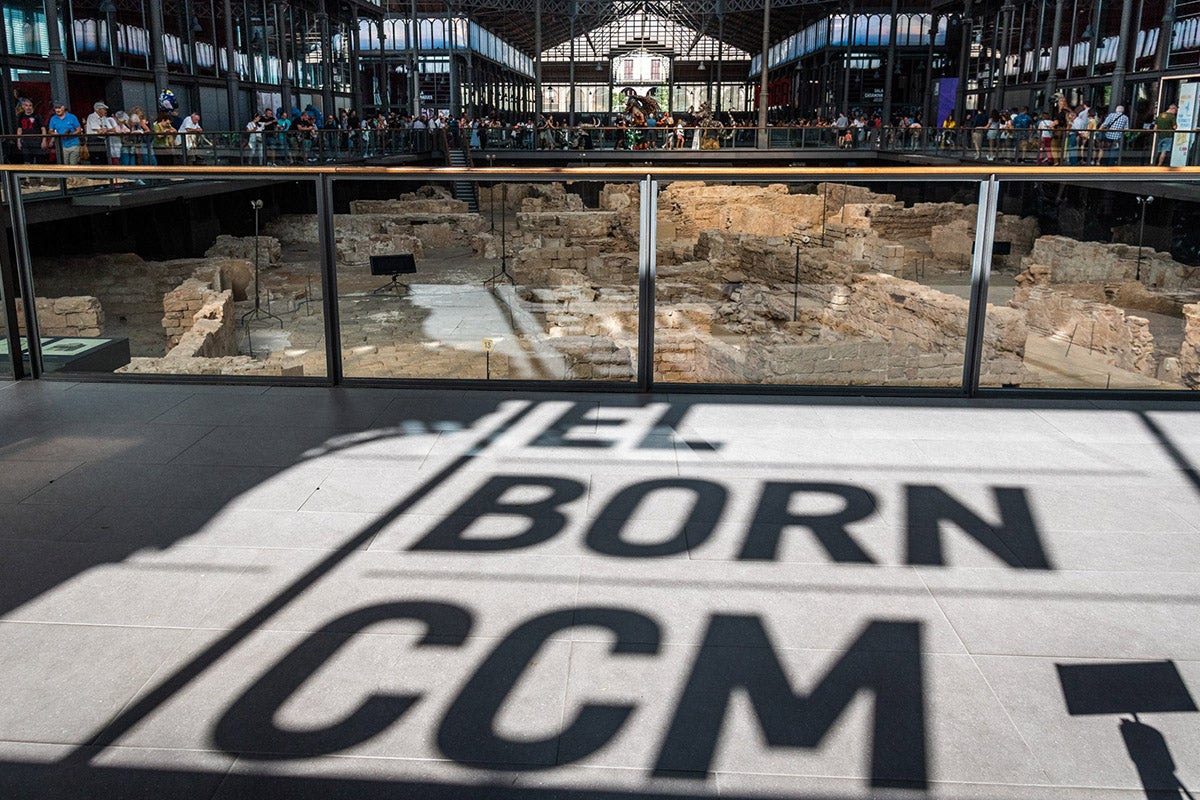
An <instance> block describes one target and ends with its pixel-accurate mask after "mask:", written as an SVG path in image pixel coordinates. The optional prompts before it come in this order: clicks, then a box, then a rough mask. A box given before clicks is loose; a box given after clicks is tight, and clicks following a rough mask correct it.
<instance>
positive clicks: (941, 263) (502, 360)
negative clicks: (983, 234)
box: [32, 181, 1200, 389]
mask: <svg viewBox="0 0 1200 800" xmlns="http://www.w3.org/2000/svg"><path fill="white" fill-rule="evenodd" d="M963 186H964V190H963V191H961V192H957V193H955V192H953V191H948V192H947V193H945V194H944V195H942V196H939V197H938V199H937V200H936V201H928V202H913V201H911V200H908V199H902V198H899V197H898V196H897V195H896V194H889V193H885V192H882V191H877V190H875V189H872V188H870V187H869V186H863V185H852V184H846V183H808V184H799V183H797V184H791V185H781V184H773V185H741V184H739V185H713V184H705V183H700V182H689V181H677V182H669V183H668V182H664V183H663V184H662V188H661V191H660V195H659V197H658V213H657V254H656V256H657V276H656V295H655V298H654V303H655V308H654V326H655V335H654V354H653V365H654V378H655V380H656V381H661V382H667V383H713V384H795V385H812V386H926V387H954V386H958V385H960V384H961V382H962V380H963V364H964V350H965V347H966V341H967V328H968V321H969V320H968V310H969V295H970V284H971V260H972V252H973V248H974V246H975V241H976V240H975V224H976V218H977V212H978V209H977V207H976V206H975V205H974V204H973V203H974V198H975V195H976V192H975V188H974V184H970V185H967V184H964V185H963ZM387 188H388V189H389V190H391V191H386V192H383V194H385V195H387V196H384V197H379V196H374V195H372V196H370V197H353V196H347V199H346V200H345V202H343V203H340V204H339V206H338V207H337V208H335V214H334V220H333V223H334V226H333V229H334V232H335V237H334V238H335V241H334V254H335V260H336V263H335V276H334V277H335V279H336V291H337V297H336V300H337V310H338V323H339V332H340V342H339V347H340V351H341V354H342V359H343V367H344V373H345V375H346V376H348V377H363V378H451V379H492V380H577V381H610V382H630V381H634V380H635V379H636V376H637V363H638V358H637V349H638V341H639V337H638V325H639V308H638V304H639V296H638V291H639V281H638V272H639V271H638V258H639V257H638V245H639V235H640V231H639V187H638V184H637V183H607V184H603V185H601V184H596V183H584V182H581V183H577V184H563V183H536V182H529V183H520V184H496V185H486V184H485V185H480V186H478V187H476V188H477V196H478V210H472V209H471V208H470V207H469V206H468V204H467V203H466V202H464V201H463V200H461V199H457V198H456V197H455V195H454V194H453V193H452V190H451V189H452V187H450V186H447V185H441V184H436V183H422V184H418V183H413V182H408V183H401V182H396V183H394V184H391V185H389V186H388V187H387ZM376 194H378V192H376ZM318 230H319V225H318V219H317V217H316V215H315V213H309V212H306V213H295V212H293V211H289V210H282V211H280V212H279V213H275V214H272V215H269V216H268V217H267V218H265V219H264V222H263V225H262V228H261V230H259V231H258V235H246V233H245V231H244V230H242V231H238V232H236V235H232V234H231V233H228V232H226V231H221V232H219V233H216V234H215V236H214V237H213V238H212V240H211V241H209V242H207V244H206V248H205V250H204V253H203V256H201V257H191V258H171V259H152V258H149V257H143V256H142V255H139V254H138V253H136V252H97V253H95V254H91V255H86V256H64V255H44V254H40V253H38V252H36V251H35V252H33V254H32V255H33V259H34V278H35V284H36V292H37V316H38V322H39V325H40V329H41V333H42V336H43V337H49V338H54V337H62V338H63V339H64V340H66V339H70V340H79V341H84V340H89V339H96V340H100V339H103V340H109V341H114V342H121V343H122V347H127V351H128V358H127V360H124V359H123V360H122V363H121V364H120V365H118V366H115V367H114V368H113V369H114V370H115V371H116V372H119V373H122V374H126V373H133V374H170V375H177V374H189V375H258V376H280V377H287V376H309V377H312V376H321V375H324V374H325V373H326V369H327V367H326V341H325V338H326V320H325V314H324V311H323V307H324V305H323V304H324V302H325V299H324V295H325V292H326V291H327V290H328V284H327V282H326V281H325V279H324V278H323V276H322V270H321V258H320V243H319V238H318ZM1118 233H1119V232H1118ZM1110 238H1112V237H1110ZM1118 238H1119V237H1118ZM995 240H996V242H997V243H998V245H1000V246H997V247H996V250H995V253H994V254H993V257H992V273H991V277H990V286H989V294H988V306H987V314H986V320H985V329H984V338H983V356H982V366H981V374H980V381H981V385H983V386H987V387H1055V388H1168V389H1170V388H1174V389H1181V388H1189V389H1196V388H1200V278H1198V276H1197V269H1196V268H1195V267H1193V266H1191V265H1188V264H1184V263H1181V262H1179V261H1177V260H1175V259H1174V258H1172V256H1171V255H1170V254H1169V253H1166V252H1161V251H1157V250H1155V249H1153V248H1151V247H1148V246H1147V247H1139V246H1137V245H1136V244H1130V243H1125V242H1121V241H1109V242H1104V241H1084V240H1080V239H1078V238H1073V237H1069V236H1065V235H1062V234H1061V233H1060V232H1047V231H1044V230H1043V229H1042V224H1041V223H1040V222H1039V217H1038V216H1037V215H1034V214H1028V215H1023V214H1020V213H1016V214H1009V213H1002V214H1000V215H999V217H998V219H997V224H996V235H995ZM396 254H411V255H412V256H414V258H415V260H416V264H417V272H416V274H415V275H405V276H399V278H398V279H399V280H400V283H401V284H402V286H401V287H400V288H399V289H398V290H397V289H396V288H394V287H393V288H390V289H389V288H388V279H387V278H386V277H381V276H380V275H373V274H372V270H371V260H372V258H373V257H375V256H389V255H396ZM484 340H488V342H490V345H489V347H490V349H486V348H485V346H484ZM80 346H81V347H82V345H80ZM121 352H124V350H122V351H121ZM72 363H73V362H72V361H71V360H70V359H65V360H64V361H63V362H62V364H61V368H62V369H67V370H69V369H72V368H73V367H72ZM92 368H94V365H93V367H92Z"/></svg>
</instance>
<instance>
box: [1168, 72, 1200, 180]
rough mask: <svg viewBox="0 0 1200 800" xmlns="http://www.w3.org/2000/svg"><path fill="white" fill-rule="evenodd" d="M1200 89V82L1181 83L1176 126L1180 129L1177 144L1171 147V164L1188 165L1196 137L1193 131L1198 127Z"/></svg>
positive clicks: (1176, 135)
mask: <svg viewBox="0 0 1200 800" xmlns="http://www.w3.org/2000/svg"><path fill="white" fill-rule="evenodd" d="M1198 91H1200V83H1196V82H1194V81H1188V82H1187V83H1181V84H1180V85H1179V115H1178V116H1177V117H1176V123H1175V127H1176V128H1177V129H1178V130H1179V132H1178V133H1176V134H1175V144H1174V146H1173V147H1172V148H1171V166H1172V167H1186V166H1187V165H1188V153H1189V152H1191V149H1192V142H1194V141H1195V139H1196V134H1194V133H1191V131H1192V130H1194V129H1195V127H1196V110H1197V108H1196V99H1197V98H1196V95H1197V92H1198Z"/></svg>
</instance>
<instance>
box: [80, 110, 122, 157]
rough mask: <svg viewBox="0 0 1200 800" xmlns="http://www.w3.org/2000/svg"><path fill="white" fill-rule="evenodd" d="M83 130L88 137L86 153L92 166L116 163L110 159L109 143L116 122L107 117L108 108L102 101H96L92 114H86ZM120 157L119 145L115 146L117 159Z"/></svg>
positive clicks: (113, 137) (111, 139)
mask: <svg viewBox="0 0 1200 800" xmlns="http://www.w3.org/2000/svg"><path fill="white" fill-rule="evenodd" d="M83 127H84V130H85V131H86V133H87V135H88V152H89V154H90V158H89V159H88V161H90V162H91V163H92V164H108V163H112V164H115V163H117V161H116V160H114V159H112V158H111V150H112V148H111V147H110V142H112V141H113V140H114V139H115V138H116V137H115V136H113V133H114V132H115V131H116V129H117V121H116V120H115V119H113V118H112V117H110V116H109V115H108V106H107V105H105V103H104V101H103V100H99V101H97V102H96V103H95V104H94V105H93V106H92V113H91V114H88V118H87V121H86V122H84V124H83ZM120 155H121V149H120V144H118V145H117V158H118V159H119V158H120Z"/></svg>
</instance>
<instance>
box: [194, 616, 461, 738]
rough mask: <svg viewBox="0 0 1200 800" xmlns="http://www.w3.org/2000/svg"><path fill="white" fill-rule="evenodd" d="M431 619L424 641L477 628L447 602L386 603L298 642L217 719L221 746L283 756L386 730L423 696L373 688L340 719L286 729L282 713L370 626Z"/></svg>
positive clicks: (448, 643)
mask: <svg viewBox="0 0 1200 800" xmlns="http://www.w3.org/2000/svg"><path fill="white" fill-rule="evenodd" d="M401 619H410V620H416V621H418V622H422V623H424V624H425V632H424V634H423V635H422V636H421V638H420V639H418V640H417V643H416V646H417V647H459V646H461V645H462V643H463V642H464V641H466V639H467V635H468V634H469V633H470V630H471V622H472V617H471V614H470V612H468V611H467V610H466V609H463V608H460V607H458V606H455V605H450V604H448V603H437V602H415V601H414V602H401V603H383V604H380V605H375V606H368V607H366V608H360V609H357V610H355V611H352V612H350V613H349V614H345V615H343V616H341V617H339V618H338V619H336V620H333V621H332V622H330V623H329V624H327V625H326V626H325V627H324V628H322V629H321V630H319V631H316V632H314V633H313V634H311V635H310V636H309V637H308V638H306V639H305V640H304V641H303V642H301V643H300V644H299V645H297V646H296V647H295V648H294V649H293V650H292V651H291V652H290V653H288V654H287V655H286V656H284V658H283V659H282V660H280V661H279V663H277V664H276V665H275V666H273V667H272V668H271V669H270V670H269V671H268V672H267V673H266V674H264V675H263V676H262V677H261V678H259V679H258V680H257V681H255V682H254V685H253V686H251V687H250V688H249V689H247V690H246V692H245V693H244V694H243V695H242V696H241V697H239V698H238V699H237V700H236V701H235V702H234V703H233V705H232V706H230V707H229V709H228V710H227V711H226V712H225V714H224V715H223V716H222V717H221V719H220V720H219V721H218V722H217V725H216V728H215V730H214V731H213V741H214V742H215V744H216V745H217V746H218V747H219V748H221V749H222V750H225V751H226V752H230V753H237V754H239V755H242V756H245V757H246V758H250V759H259V760H263V759H281V758H295V757H297V756H317V755H326V754H329V753H336V752H339V751H342V750H345V749H347V748H349V747H352V746H354V745H356V744H360V743H362V742H365V741H367V740H368V739H371V738H372V737H374V736H377V735H379V734H380V733H382V732H383V731H384V730H386V729H387V728H388V727H390V726H391V725H393V724H394V723H395V722H396V720H398V719H400V717H402V716H403V715H404V714H405V712H407V711H408V709H409V708H411V707H412V705H413V704H414V703H416V702H417V701H418V700H419V699H420V697H421V696H420V695H419V694H373V695H371V696H370V697H368V698H367V699H366V700H364V701H363V702H362V704H361V705H360V706H359V707H358V708H357V709H355V710H354V711H353V712H352V713H351V714H350V715H349V716H347V717H346V718H345V719H343V720H342V721H341V722H338V723H336V724H334V725H330V726H327V727H324V728H316V729H312V730H287V729H284V728H281V727H279V726H278V725H277V724H276V723H275V716H276V714H277V713H278V712H279V710H280V709H281V708H282V707H283V706H284V704H285V703H286V702H287V701H288V698H290V697H291V696H292V695H294V694H295V693H296V692H297V691H299V690H300V687H301V686H302V685H303V684H304V683H305V681H307V680H309V679H310V678H311V677H312V676H313V675H314V674H316V672H317V671H318V670H319V669H320V668H321V666H322V665H323V664H325V663H326V662H327V661H329V660H330V659H332V658H333V656H334V655H335V654H336V653H337V651H338V650H339V649H341V648H342V647H343V646H344V645H345V644H346V643H347V642H349V641H350V639H351V638H353V637H354V636H355V635H357V634H358V633H360V632H361V631H362V630H363V629H365V628H367V627H369V626H371V625H375V624H377V623H380V622H384V621H387V620H401Z"/></svg>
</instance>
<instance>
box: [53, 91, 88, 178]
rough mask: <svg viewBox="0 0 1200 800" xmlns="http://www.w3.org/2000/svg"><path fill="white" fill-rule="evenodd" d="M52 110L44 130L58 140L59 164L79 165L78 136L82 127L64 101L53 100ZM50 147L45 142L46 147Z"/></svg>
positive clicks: (81, 131)
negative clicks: (59, 150)
mask: <svg viewBox="0 0 1200 800" xmlns="http://www.w3.org/2000/svg"><path fill="white" fill-rule="evenodd" d="M51 106H52V107H53V108H54V113H53V114H51V115H50V119H49V121H48V122H47V123H46V128H47V129H49V132H50V134H51V135H52V136H54V137H56V138H57V140H58V146H59V147H60V148H61V153H62V159H61V163H63V164H69V165H72V166H74V165H78V164H79V147H80V140H79V134H81V133H83V126H82V125H80V124H79V117H77V116H75V115H74V114H72V113H71V112H70V111H68V110H67V103H66V101H64V100H54V101H53V102H52V103H51ZM50 146H51V145H50V143H49V142H47V144H46V147H47V148H49V147H50Z"/></svg>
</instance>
